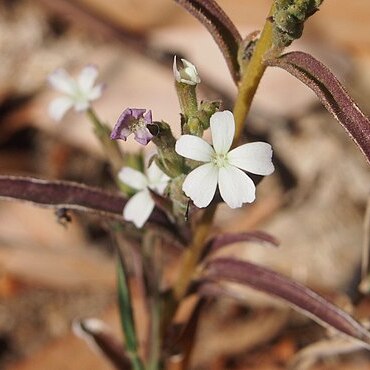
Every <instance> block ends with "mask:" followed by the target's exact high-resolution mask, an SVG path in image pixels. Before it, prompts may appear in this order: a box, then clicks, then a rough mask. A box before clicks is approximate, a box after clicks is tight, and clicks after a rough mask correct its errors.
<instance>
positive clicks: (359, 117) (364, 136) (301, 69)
mask: <svg viewBox="0 0 370 370" xmlns="http://www.w3.org/2000/svg"><path fill="white" fill-rule="evenodd" d="M266 64H267V65H269V66H274V67H280V68H282V69H285V70H286V71H287V72H289V73H290V74H292V75H293V76H295V77H296V78H298V79H299V80H300V81H301V82H303V83H304V84H306V85H307V86H308V87H309V88H311V89H312V90H313V91H314V92H315V93H316V95H317V96H318V98H319V99H320V100H321V103H322V104H323V105H324V106H325V108H326V109H327V110H328V111H329V112H330V113H331V114H332V115H333V116H334V118H335V119H336V120H337V121H338V122H339V123H340V124H341V125H342V126H343V127H344V129H345V130H346V131H347V133H348V134H349V135H350V136H351V138H352V139H353V140H354V142H355V143H356V144H357V145H358V146H359V147H360V149H361V151H362V152H363V153H364V155H365V157H366V158H367V160H368V162H369V163H370V120H369V119H368V118H367V117H366V116H365V115H364V114H363V113H362V112H361V110H360V109H359V107H358V106H357V105H356V103H355V102H354V101H353V100H352V99H351V97H350V96H349V95H348V93H347V91H346V90H345V89H344V87H343V86H342V85H341V83H340V82H339V81H338V80H337V78H336V77H335V76H334V75H333V73H332V72H331V71H330V70H329V69H328V68H327V67H326V66H325V65H324V64H322V63H321V62H319V61H318V60H316V59H315V58H314V57H313V56H311V55H310V54H306V53H303V52H298V51H296V52H292V53H288V54H284V55H282V56H281V57H279V58H277V59H270V60H267V61H266Z"/></svg>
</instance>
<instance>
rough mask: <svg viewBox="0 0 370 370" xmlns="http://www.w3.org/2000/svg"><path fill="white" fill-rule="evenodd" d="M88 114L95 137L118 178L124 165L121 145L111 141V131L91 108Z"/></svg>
mask: <svg viewBox="0 0 370 370" xmlns="http://www.w3.org/2000/svg"><path fill="white" fill-rule="evenodd" d="M86 114H87V117H88V118H89V120H90V121H91V123H92V124H93V126H94V132H95V135H96V137H97V138H98V139H99V141H100V143H101V145H102V147H103V150H104V152H105V155H106V157H107V159H108V161H109V162H110V164H111V166H112V170H113V172H114V175H115V176H116V175H117V173H118V171H119V170H120V169H121V168H122V164H123V161H122V152H121V150H120V148H119V145H118V143H117V141H114V140H111V139H110V132H111V129H110V128H109V127H108V126H107V125H105V124H104V123H102V121H101V120H100V119H99V118H98V116H97V114H96V113H95V111H94V110H93V109H92V108H91V107H90V108H89V109H88V110H87V111H86Z"/></svg>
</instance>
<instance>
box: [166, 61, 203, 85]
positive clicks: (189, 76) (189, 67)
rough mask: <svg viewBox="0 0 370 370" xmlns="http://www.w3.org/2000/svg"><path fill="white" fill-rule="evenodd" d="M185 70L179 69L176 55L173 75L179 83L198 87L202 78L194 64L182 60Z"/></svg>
mask: <svg viewBox="0 0 370 370" xmlns="http://www.w3.org/2000/svg"><path fill="white" fill-rule="evenodd" d="M181 61H182V64H183V65H184V67H183V68H180V70H178V69H177V61H176V55H175V57H174V58H173V74H174V76H175V80H176V81H177V82H182V83H184V84H187V85H196V84H199V83H200V77H199V75H198V72H197V69H196V68H195V65H194V64H191V63H190V62H188V61H187V60H186V59H181Z"/></svg>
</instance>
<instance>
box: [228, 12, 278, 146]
mask: <svg viewBox="0 0 370 370" xmlns="http://www.w3.org/2000/svg"><path fill="white" fill-rule="evenodd" d="M272 12H273V6H272V8H271V11H270V15H271V14H272ZM271 47H272V23H271V21H270V20H269V19H268V18H267V20H266V23H265V26H264V28H263V30H262V33H261V36H260V38H259V40H258V41H257V43H256V47H255V50H254V53H253V55H252V58H251V60H250V61H249V63H248V65H247V67H246V69H245V71H244V73H243V75H242V78H241V81H240V84H239V92H238V96H237V98H236V101H235V105H234V118H235V136H234V143H233V144H234V146H235V145H236V144H237V142H238V140H239V138H240V136H241V134H242V131H243V126H244V122H245V119H246V117H247V115H248V113H249V110H250V107H251V104H252V100H253V97H254V95H255V93H256V90H257V87H258V84H259V82H260V80H261V78H262V75H263V73H264V72H265V69H266V66H265V64H264V57H265V54H266V53H267V52H268V51H269V50H270V49H271Z"/></svg>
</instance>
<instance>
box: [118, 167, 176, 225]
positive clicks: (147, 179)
mask: <svg viewBox="0 0 370 370" xmlns="http://www.w3.org/2000/svg"><path fill="white" fill-rule="evenodd" d="M118 178H119V179H120V180H121V181H122V182H123V183H124V184H126V185H128V186H130V187H131V188H133V189H135V190H138V192H137V193H136V194H135V195H134V196H132V197H131V198H130V199H129V200H128V202H127V204H126V206H125V208H124V209H123V218H124V219H125V220H126V221H132V222H133V223H134V224H135V226H136V227H138V228H141V227H142V226H143V225H144V224H145V222H146V220H147V219H148V218H149V216H150V214H151V213H152V211H153V209H154V205H155V204H154V200H153V199H152V197H151V195H150V192H149V190H148V189H151V190H153V191H154V192H156V193H157V194H159V195H162V194H163V193H164V190H165V189H166V186H167V184H168V181H169V180H170V178H169V177H168V176H167V175H166V174H165V173H163V172H162V171H161V170H160V169H159V168H158V166H157V165H156V164H155V163H154V162H153V163H152V164H151V165H150V166H149V168H148V169H147V171H146V174H143V173H142V172H139V171H137V170H135V169H133V168H131V167H123V168H122V169H121V171H120V172H119V173H118Z"/></svg>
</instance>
